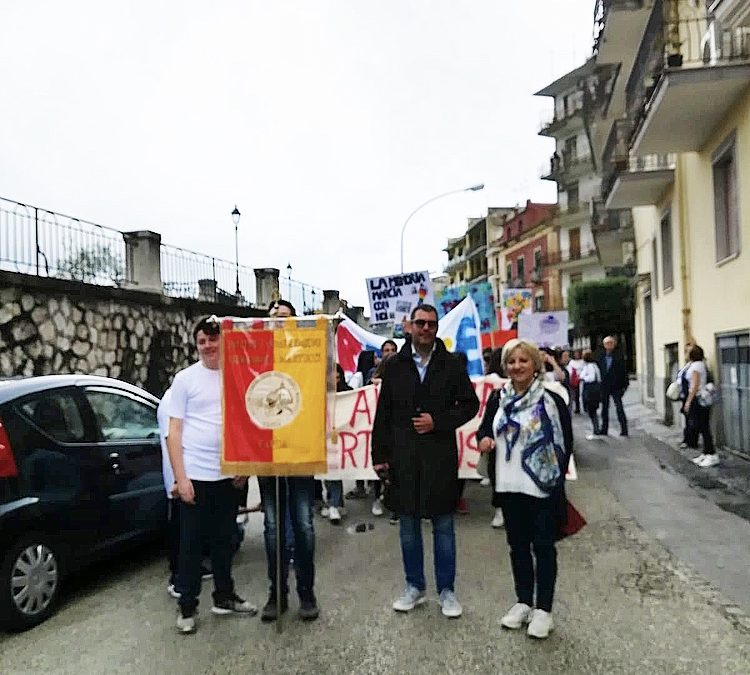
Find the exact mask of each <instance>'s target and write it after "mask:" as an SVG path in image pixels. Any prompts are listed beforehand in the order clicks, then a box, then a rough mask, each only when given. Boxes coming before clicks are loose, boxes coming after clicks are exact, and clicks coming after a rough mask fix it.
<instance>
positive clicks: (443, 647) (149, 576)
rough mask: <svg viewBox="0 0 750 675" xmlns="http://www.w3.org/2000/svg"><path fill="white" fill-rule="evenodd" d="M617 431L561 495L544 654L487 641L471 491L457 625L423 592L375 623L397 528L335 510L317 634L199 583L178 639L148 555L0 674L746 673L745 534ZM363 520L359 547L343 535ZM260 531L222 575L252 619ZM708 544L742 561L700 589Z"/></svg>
mask: <svg viewBox="0 0 750 675" xmlns="http://www.w3.org/2000/svg"><path fill="white" fill-rule="evenodd" d="M577 424H579V425H582V422H580V421H578V422H577ZM634 427H635V428H636V432H635V433H636V435H635V437H634V438H631V439H629V440H624V441H621V440H619V439H611V440H610V441H609V442H607V443H603V442H599V443H596V442H586V441H582V442H579V444H578V464H579V472H580V476H579V480H578V481H577V482H576V483H573V484H571V485H570V489H569V494H570V496H571V498H572V500H573V501H574V502H575V504H576V506H578V507H579V508H580V510H581V511H582V512H583V513H584V515H585V517H586V518H587V519H588V525H587V527H586V528H585V529H584V530H583V531H582V532H580V533H579V534H578V535H576V536H575V537H572V538H570V539H569V540H566V541H564V542H562V543H561V544H560V545H559V564H560V576H559V580H558V587H557V597H556V602H555V608H554V617H555V621H556V630H555V632H554V633H553V634H552V636H551V637H550V638H549V639H548V640H546V641H541V642H539V641H532V640H531V639H530V638H528V637H527V636H526V635H525V633H523V632H509V631H503V630H502V629H501V628H500V624H499V619H500V616H501V615H502V614H503V612H504V611H505V610H506V609H507V608H508V607H509V606H510V605H511V604H512V603H513V602H514V594H513V586H512V580H511V576H510V565H509V560H508V556H507V547H506V544H505V539H504V531H495V530H492V529H491V528H490V527H489V522H490V520H491V516H492V509H491V506H490V505H489V497H490V495H489V489H488V488H481V487H480V486H478V485H476V484H472V485H470V486H469V487H468V489H467V496H468V498H469V502H470V505H471V507H472V512H471V515H469V516H465V517H460V518H458V526H457V532H458V534H457V536H458V551H459V561H458V579H457V587H456V590H457V594H458V596H459V598H460V599H461V601H462V602H463V604H464V608H465V613H464V616H463V617H462V618H461V619H458V620H448V619H446V618H444V617H443V616H442V615H441V614H440V611H439V608H438V605H437V602H436V601H435V597H434V586H433V587H432V589H430V588H428V592H430V591H432V596H431V601H430V602H429V603H428V604H427V605H425V606H423V607H420V608H418V609H417V610H415V611H414V612H412V613H410V614H407V615H401V614H396V613H395V612H393V611H392V610H391V609H390V603H391V602H392V600H393V599H394V597H395V596H396V595H397V594H398V592H399V591H400V590H401V587H402V583H403V582H402V577H401V562H400V552H399V547H398V532H397V527H394V526H390V525H389V524H388V522H387V520H385V519H382V518H380V519H376V518H373V517H372V516H370V514H369V503H366V502H349V503H348V506H349V513H348V515H347V518H346V519H345V521H344V525H343V526H340V527H334V526H332V525H330V523H328V522H327V521H323V520H321V519H317V520H316V529H317V542H318V550H317V573H318V576H317V579H318V581H317V594H318V598H319V602H320V605H321V609H322V613H321V617H320V619H319V620H318V621H317V622H314V623H303V622H302V621H300V620H299V619H297V618H296V616H295V610H296V607H297V604H296V599H294V600H293V602H292V608H291V611H290V613H289V614H288V615H287V616H288V619H287V622H286V625H285V631H284V633H283V634H281V635H279V634H277V633H276V630H275V628H274V626H273V624H263V623H261V622H260V620H259V619H258V618H257V617H255V618H248V617H232V616H230V617H217V616H213V615H211V613H210V612H209V611H208V610H209V608H210V588H208V587H207V586H205V585H204V592H203V596H202V603H201V614H200V623H199V630H198V632H197V633H196V634H195V635H193V636H180V635H177V634H176V632H175V629H174V619H175V603H174V601H173V600H171V599H170V598H169V597H168V596H167V593H166V564H165V561H164V560H163V558H162V556H161V553H160V551H159V550H158V549H157V548H155V547H148V548H144V549H139V550H137V551H134V552H133V553H131V554H130V555H129V556H127V557H125V558H121V559H119V560H118V561H116V562H113V563H108V564H104V565H99V566H98V567H96V568H94V569H93V570H89V571H88V572H86V573H85V574H82V575H80V576H79V577H77V578H76V579H75V580H74V581H73V583H72V584H71V585H70V587H69V591H68V593H67V595H66V599H65V602H64V605H63V606H62V607H61V609H60V611H59V612H58V613H57V614H56V615H55V616H54V617H52V618H51V619H50V620H49V621H47V622H46V623H44V624H43V625H41V626H39V627H37V628H36V629H34V630H31V631H29V632H27V633H23V634H18V635H8V634H5V635H3V634H0V673H78V674H80V673H121V672H122V673H321V674H323V673H325V674H329V673H433V672H445V673H509V674H511V673H512V674H513V675H521V674H524V673H717V674H719V673H722V674H728V673H742V674H744V675H746V674H747V673H750V619H748V616H747V613H746V608H745V606H746V602H745V599H744V595H743V594H744V592H745V591H744V590H743V587H742V586H743V585H742V584H741V583H735V582H734V581H733V579H735V578H736V579H739V578H740V574H739V573H740V572H741V573H742V575H744V579H745V581H744V584H745V585H746V584H747V573H746V564H747V552H748V551H750V524H748V523H747V521H745V520H742V519H741V518H739V517H738V516H736V515H734V514H732V513H727V512H726V511H723V510H722V509H720V508H719V507H717V506H715V505H714V504H712V503H710V502H708V501H707V500H705V499H702V498H701V497H700V496H696V494H695V491H693V490H691V489H690V487H689V485H688V482H687V480H686V479H684V478H683V477H681V476H680V475H679V474H675V473H670V472H668V471H664V470H662V469H661V468H660V466H659V463H658V461H657V460H656V459H655V458H654V456H653V455H652V454H651V453H650V452H649V451H648V449H647V447H646V442H645V441H646V439H644V438H643V437H642V436H641V435H639V432H638V430H637V424H634ZM583 433H584V428H583V426H581V427H580V429H579V433H578V434H577V437H578V438H583ZM693 499H698V500H699V501H698V502H695V503H693V502H692V500H693ZM676 514H677V515H676ZM365 520H367V521H372V522H374V523H375V528H374V529H373V530H372V531H370V532H367V533H365V534H349V533H348V532H347V530H346V525H350V524H353V523H355V522H361V521H365ZM260 528H261V516H260V515H259V514H256V515H252V516H251V521H250V527H249V530H248V535H247V537H246V540H245V542H244V544H243V547H242V549H241V551H240V553H239V554H238V556H237V559H236V565H235V579H236V582H237V586H238V591H239V592H240V593H241V594H242V595H243V596H245V597H248V598H250V599H251V600H253V601H255V602H257V603H258V604H259V605H260V604H262V603H263V602H264V601H265V598H266V592H267V582H266V573H265V570H266V563H265V555H264V552H263V544H262V539H261V536H260ZM743 528H748V529H747V530H745V529H743ZM425 534H426V536H429V526H427V525H426V526H425ZM722 541H732V542H734V544H733V546H735V545H736V546H738V547H744V555H743V556H742V558H740V559H738V560H731V559H730V558H729V557H728V556H729V553H728V551H724V550H722V554H721V560H720V562H721V564H722V569H723V570H724V572H723V573H722V574H719V575H717V574H711V564H710V563H711V557H710V555H709V554H707V553H706V551H708V552H709V553H710V551H711V549H712V547H714V546H715V545H716V543H717V542H722ZM426 548H427V549H429V548H430V547H429V546H427V547H426ZM691 551H692V552H695V551H697V552H698V553H697V554H694V555H691ZM725 554H726V555H725ZM715 558H716V557H715ZM715 562H717V563H718V562H719V561H718V558H716V559H715ZM426 563H427V565H428V566H429V565H431V555H429V554H428V555H427V561H426ZM713 567H714V572H715V571H716V570H717V569H719V568H718V567H717V566H716V565H714V566H713ZM701 568H703V571H702V572H701ZM428 584H430V585H431V584H432V579H431V575H430V574H428ZM735 591H736V593H735ZM734 596H736V597H734Z"/></svg>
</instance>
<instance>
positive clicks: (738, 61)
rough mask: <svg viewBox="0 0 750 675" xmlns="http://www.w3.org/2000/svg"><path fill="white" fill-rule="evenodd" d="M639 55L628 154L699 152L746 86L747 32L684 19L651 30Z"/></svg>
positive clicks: (749, 71)
mask: <svg viewBox="0 0 750 675" xmlns="http://www.w3.org/2000/svg"><path fill="white" fill-rule="evenodd" d="M654 23H655V24H658V23H659V22H654ZM652 33H653V34H652ZM641 49H642V53H639V59H638V63H639V70H638V72H636V71H635V69H634V72H633V78H632V79H633V82H632V83H629V93H628V94H627V95H626V97H627V99H628V101H629V103H628V107H629V108H632V110H633V111H634V115H633V119H634V122H635V133H634V134H633V138H632V140H631V146H632V149H633V150H634V151H635V152H637V153H638V154H641V155H643V154H655V153H661V154H664V153H668V152H692V151H698V150H700V149H701V148H702V147H703V146H704V145H705V143H706V142H707V141H708V139H709V138H710V136H711V134H712V133H713V132H714V130H715V129H716V127H717V126H718V125H719V123H720V122H721V121H722V119H724V118H725V117H726V116H727V114H728V113H729V111H730V110H731V109H732V107H733V106H734V105H735V103H736V102H737V100H738V99H739V98H740V97H741V96H742V95H743V93H744V92H745V90H746V89H747V86H748V85H749V84H750V31H748V29H747V27H745V26H732V27H728V26H727V25H726V24H722V23H721V22H720V21H719V20H718V19H716V18H714V17H712V16H703V17H697V18H684V19H678V20H675V21H671V22H670V21H667V22H663V24H662V25H655V26H654V27H653V31H652V32H649V33H647V36H646V38H644V43H643V45H642V47H641Z"/></svg>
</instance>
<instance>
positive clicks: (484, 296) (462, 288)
mask: <svg viewBox="0 0 750 675" xmlns="http://www.w3.org/2000/svg"><path fill="white" fill-rule="evenodd" d="M467 295H468V296H470V297H471V299H472V300H473V301H474V304H475V305H476V306H477V312H478V313H479V330H480V331H481V332H482V333H490V332H492V331H496V330H497V313H496V311H495V296H494V294H493V292H492V285H491V284H490V283H489V282H487V281H484V282H482V283H480V284H461V285H459V286H449V287H448V288H445V289H443V290H442V291H438V292H436V293H435V302H436V305H435V306H436V307H437V310H438V317H440V318H442V317H443V316H445V315H446V314H447V313H448V312H450V311H451V310H452V309H453V308H454V307H456V306H457V305H458V304H459V303H460V302H461V300H463V299H464V298H465V297H466V296H467Z"/></svg>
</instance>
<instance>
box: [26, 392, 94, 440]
mask: <svg viewBox="0 0 750 675" xmlns="http://www.w3.org/2000/svg"><path fill="white" fill-rule="evenodd" d="M20 408H21V412H22V413H23V414H24V415H25V416H26V417H27V418H28V419H29V420H31V421H32V422H33V423H34V424H35V425H36V426H37V427H39V428H40V429H41V430H42V431H43V432H44V433H46V434H47V435H49V436H51V437H52V438H54V439H55V440H56V441H60V442H61V443H80V442H81V441H83V440H84V436H85V430H84V426H83V419H82V418H81V411H80V410H79V409H78V404H77V403H76V400H75V398H74V397H73V395H72V392H70V391H54V390H53V391H44V392H41V393H39V394H35V395H34V396H33V397H30V398H27V399H26V400H25V401H24V402H23V403H22V404H21V406H20Z"/></svg>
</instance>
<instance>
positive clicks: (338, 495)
mask: <svg viewBox="0 0 750 675" xmlns="http://www.w3.org/2000/svg"><path fill="white" fill-rule="evenodd" d="M326 491H327V493H328V494H327V495H326V496H327V499H326V501H327V502H328V506H335V507H336V508H337V509H340V508H341V507H342V506H343V505H344V483H343V482H342V481H340V480H327V481H326Z"/></svg>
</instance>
